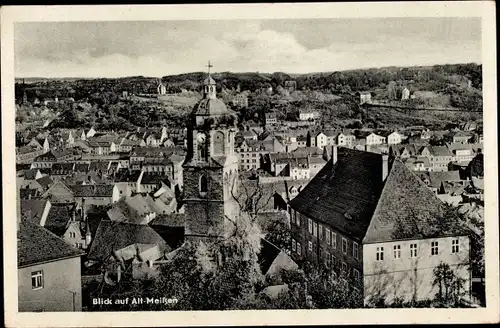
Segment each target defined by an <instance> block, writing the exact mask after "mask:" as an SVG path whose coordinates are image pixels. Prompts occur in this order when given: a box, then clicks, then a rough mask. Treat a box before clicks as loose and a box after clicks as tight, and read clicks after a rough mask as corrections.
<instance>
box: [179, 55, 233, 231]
mask: <svg viewBox="0 0 500 328" xmlns="http://www.w3.org/2000/svg"><path fill="white" fill-rule="evenodd" d="M208 66H209V69H210V67H211V65H210V63H209V65H208ZM236 122H237V118H236V113H235V112H233V111H232V110H230V109H228V108H227V107H226V105H225V104H224V103H223V102H222V101H221V100H220V99H217V94H216V82H215V80H214V79H213V78H212V77H211V76H210V71H209V73H208V77H207V78H206V79H205V81H204V82H203V99H201V100H200V101H199V102H198V103H197V104H196V105H195V107H194V109H193V111H192V113H191V116H190V119H189V124H188V151H187V156H186V160H185V162H184V164H183V179H184V202H185V216H186V224H185V236H186V239H187V240H197V239H202V240H203V239H204V240H206V239H213V238H223V237H224V236H225V233H226V232H227V227H228V223H229V222H228V220H229V221H231V220H233V219H234V218H236V217H237V215H238V211H239V206H238V204H237V202H236V201H235V200H234V197H233V192H234V193H235V192H236V187H237V182H238V157H237V154H236V153H235V150H234V142H235V140H234V139H235V134H236Z"/></svg>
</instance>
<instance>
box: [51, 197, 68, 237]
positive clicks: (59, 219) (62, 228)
mask: <svg viewBox="0 0 500 328" xmlns="http://www.w3.org/2000/svg"><path fill="white" fill-rule="evenodd" d="M73 207H74V205H66V204H63V205H61V204H53V205H52V206H51V207H50V211H49V215H47V220H46V221H45V224H44V228H46V229H47V230H50V231H51V232H52V233H54V234H55V235H57V236H59V237H62V236H63V235H64V233H65V232H66V229H67V227H68V222H69V221H70V220H71V218H72V216H73Z"/></svg>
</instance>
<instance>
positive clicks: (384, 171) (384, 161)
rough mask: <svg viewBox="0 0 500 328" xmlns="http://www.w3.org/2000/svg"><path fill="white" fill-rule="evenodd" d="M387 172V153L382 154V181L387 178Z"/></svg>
mask: <svg viewBox="0 0 500 328" xmlns="http://www.w3.org/2000/svg"><path fill="white" fill-rule="evenodd" d="M388 174H389V155H382V181H385V179H387V175H388Z"/></svg>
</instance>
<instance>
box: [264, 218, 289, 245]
mask: <svg viewBox="0 0 500 328" xmlns="http://www.w3.org/2000/svg"><path fill="white" fill-rule="evenodd" d="M291 238H292V234H291V231H290V227H289V225H288V223H287V222H283V221H282V220H274V221H273V222H272V223H271V224H270V225H269V227H268V228H267V234H266V240H268V241H269V242H270V243H272V244H274V245H275V246H276V247H278V248H280V249H282V250H283V251H285V252H287V253H289V252H290V245H291Z"/></svg>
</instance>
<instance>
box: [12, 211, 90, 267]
mask: <svg viewBox="0 0 500 328" xmlns="http://www.w3.org/2000/svg"><path fill="white" fill-rule="evenodd" d="M18 237H19V241H18V243H17V264H18V267H19V268H22V267H27V266H32V265H35V264H39V263H44V262H53V261H58V260H62V259H67V258H72V257H77V256H82V255H83V254H84V253H83V252H81V251H79V250H78V249H76V248H74V247H72V246H70V245H68V244H67V243H66V242H65V241H64V240H62V239H61V238H59V237H57V236H56V235H54V234H53V233H51V232H50V231H48V230H47V229H45V228H43V227H40V226H39V225H37V224H35V223H33V222H29V221H28V220H22V221H21V224H20V229H19V231H18Z"/></svg>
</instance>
